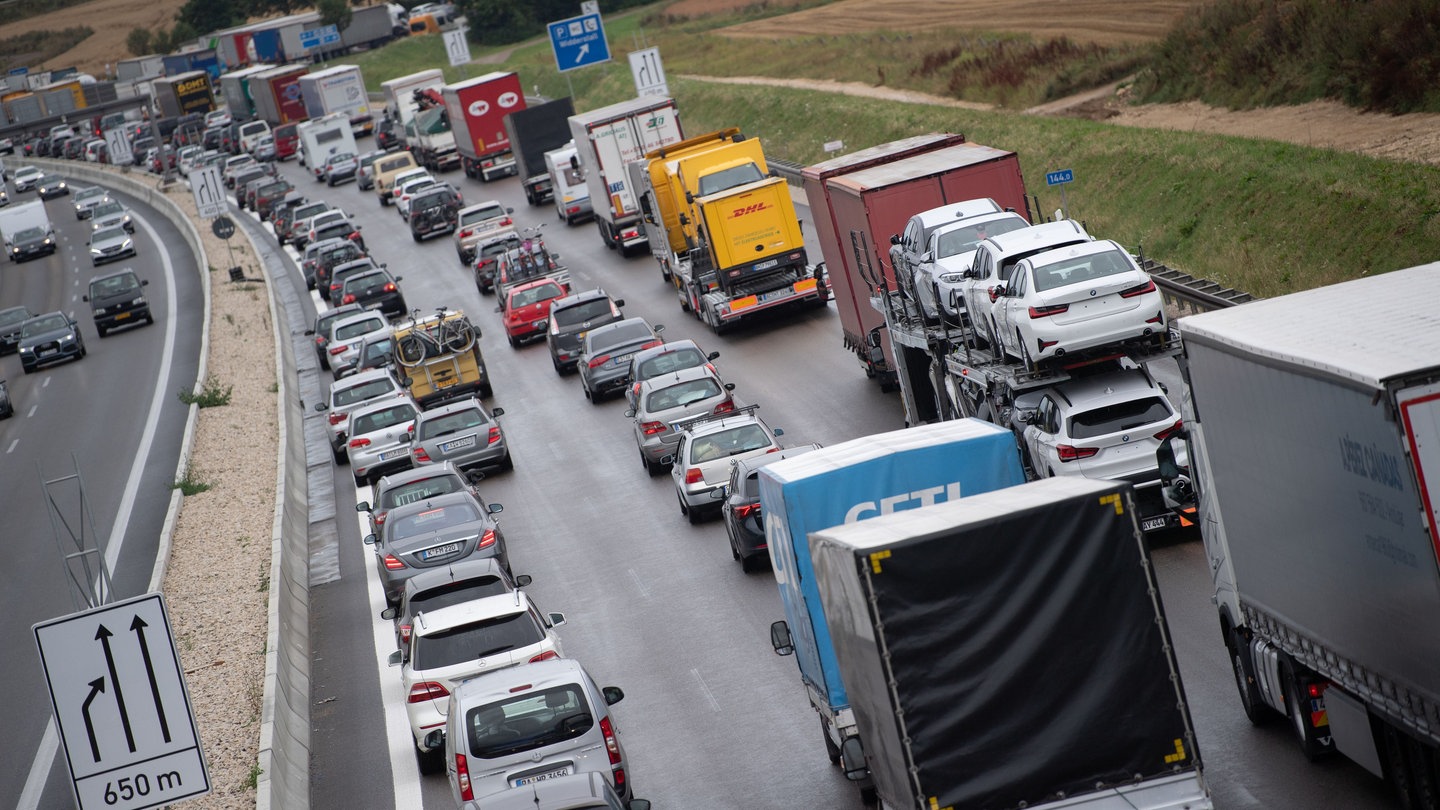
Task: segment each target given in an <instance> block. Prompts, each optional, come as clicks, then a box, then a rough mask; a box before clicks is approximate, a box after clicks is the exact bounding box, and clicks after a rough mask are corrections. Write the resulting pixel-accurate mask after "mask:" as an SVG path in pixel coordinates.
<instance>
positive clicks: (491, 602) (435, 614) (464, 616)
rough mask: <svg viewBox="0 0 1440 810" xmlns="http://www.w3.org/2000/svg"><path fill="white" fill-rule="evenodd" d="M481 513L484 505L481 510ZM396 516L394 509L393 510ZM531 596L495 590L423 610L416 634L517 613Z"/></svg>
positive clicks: (417, 621)
mask: <svg viewBox="0 0 1440 810" xmlns="http://www.w3.org/2000/svg"><path fill="white" fill-rule="evenodd" d="M479 511H480V512H481V513H482V514H483V513H484V510H483V509H480V510H479ZM391 516H392V517H393V516H394V512H393V511H392V512H391ZM530 607H531V605H530V597H529V595H528V594H526V593H525V592H524V591H521V590H514V591H511V592H509V593H500V594H495V595H494V596H482V597H480V598H479V599H471V600H469V601H467V602H461V603H460V604H458V605H450V606H448V607H443V608H440V609H438V610H431V611H429V612H421V613H420V614H418V615H417V616H416V617H415V635H417V636H428V635H430V634H431V633H439V632H443V631H445V630H449V629H451V628H452V627H459V626H460V625H464V624H473V623H474V622H481V621H485V620H486V619H493V618H496V617H497V616H509V615H511V614H514V613H522V612H524V611H526V610H529V609H530Z"/></svg>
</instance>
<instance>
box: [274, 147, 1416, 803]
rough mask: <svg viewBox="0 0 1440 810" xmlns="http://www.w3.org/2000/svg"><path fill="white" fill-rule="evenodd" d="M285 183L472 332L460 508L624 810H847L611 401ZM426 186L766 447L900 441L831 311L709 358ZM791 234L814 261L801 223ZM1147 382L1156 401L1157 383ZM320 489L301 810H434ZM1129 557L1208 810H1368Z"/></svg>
mask: <svg viewBox="0 0 1440 810" xmlns="http://www.w3.org/2000/svg"><path fill="white" fill-rule="evenodd" d="M364 145H368V144H362V148H363V146H364ZM300 171H301V170H299V169H297V167H296V166H295V165H294V164H287V165H286V166H285V168H284V172H285V173H286V175H287V176H290V177H291V178H292V182H295V183H296V184H297V186H298V187H299V188H301V189H302V190H305V191H306V192H307V193H311V194H312V198H324V199H328V200H330V201H331V202H333V203H336V204H339V205H341V206H343V207H344V208H346V209H347V210H349V211H351V212H352V213H354V214H356V215H357V216H358V218H359V221H360V222H362V223H363V225H364V230H363V234H364V236H365V239H366V242H367V243H368V244H369V245H370V246H371V249H372V252H373V253H374V254H375V255H376V257H377V259H378V260H380V261H383V262H387V263H388V264H389V266H390V269H391V270H392V271H394V272H395V273H397V274H398V275H400V276H402V277H403V281H402V282H401V286H402V288H403V289H404V291H405V294H406V296H407V298H408V299H409V303H410V305H411V306H412V307H418V308H420V309H422V310H428V309H433V308H434V307H436V306H440V305H442V304H443V305H446V306H450V307H459V308H462V309H464V310H465V311H466V312H467V313H470V314H471V315H472V317H473V320H474V321H475V322H476V323H477V325H479V326H480V327H482V329H483V330H484V334H483V338H482V346H483V348H484V351H485V356H486V361H487V364H488V366H489V368H490V371H491V373H492V375H493V377H494V380H495V397H494V398H493V400H492V401H490V402H489V403H487V404H489V405H490V406H495V405H499V406H503V407H504V408H505V410H506V415H505V416H504V417H502V422H503V424H504V426H505V430H506V436H507V440H508V441H509V443H510V445H511V448H512V452H513V454H514V458H515V462H516V469H515V471H514V472H512V473H497V474H494V475H492V476H491V477H489V478H487V479H486V480H485V481H483V482H482V484H481V489H482V491H483V492H484V494H485V496H486V498H487V499H488V500H491V501H493V502H498V503H501V504H503V505H504V513H503V515H502V516H501V522H502V525H503V526H504V530H505V533H506V536H507V538H508V540H509V543H510V553H511V557H512V560H513V565H514V569H515V571H516V572H517V573H527V574H530V575H532V576H533V577H534V579H535V582H534V584H533V585H532V586H531V587H530V588H529V590H530V592H531V594H532V595H533V596H534V597H535V599H536V600H537V602H538V603H539V605H540V607H541V608H542V610H546V611H561V612H564V613H566V615H567V619H568V622H567V624H566V625H565V626H564V627H562V628H560V629H559V631H558V632H559V634H560V637H561V639H562V641H563V644H564V650H565V653H566V655H567V656H570V657H573V658H576V659H578V660H580V661H581V662H583V663H584V664H585V665H586V667H587V668H588V669H589V670H590V671H591V673H592V674H593V675H594V676H595V677H596V679H597V680H598V681H599V682H600V683H602V684H614V685H617V686H620V687H622V688H623V689H624V690H625V691H626V695H627V697H626V699H625V701H624V702H623V703H621V704H619V705H618V706H617V708H616V717H617V720H618V724H619V728H620V734H621V736H622V739H623V742H624V745H625V746H626V749H627V752H628V754H629V757H630V764H631V773H632V776H633V783H634V785H635V787H636V793H637V795H639V796H642V797H644V798H648V799H650V800H652V801H653V802H655V806H656V807H734V808H794V807H815V808H858V807H861V806H862V804H861V802H860V800H859V797H858V792H857V791H856V790H855V788H854V787H853V786H851V785H850V784H849V783H847V782H846V781H845V780H844V779H843V777H842V776H841V774H840V773H839V770H838V769H837V768H834V767H832V766H831V765H830V764H829V762H828V760H827V759H826V756H825V751H824V747H823V745H822V742H821V739H820V729H819V723H818V720H817V719H816V717H815V715H814V713H813V712H812V711H811V709H810V708H809V706H808V704H807V702H806V698H805V695H804V691H803V689H802V687H801V684H800V680H799V675H798V671H797V670H796V667H795V664H794V662H793V661H792V660H791V659H787V658H781V657H778V656H776V655H775V654H774V653H773V652H772V651H771V650H770V644H769V634H768V628H769V625H770V623H771V622H772V621H774V620H776V619H778V618H781V610H780V604H779V599H778V596H777V593H776V588H775V584H774V581H773V579H772V577H771V575H770V574H769V573H768V572H765V573H757V574H750V575H746V574H743V573H741V571H740V567H739V565H738V564H736V563H735V562H733V561H732V560H731V558H730V555H729V553H728V546H727V544H726V540H725V534H724V528H723V526H722V525H721V524H720V523H719V522H718V521H712V522H709V523H706V524H704V525H700V526H690V525H688V524H687V523H686V521H685V520H684V518H683V517H681V515H680V513H679V510H678V508H677V505H676V501H675V494H674V489H673V486H672V484H671V480H670V478H669V477H668V476H661V477H658V478H653V479H652V478H650V477H648V476H647V475H646V474H645V473H644V471H643V469H642V467H641V464H640V460H639V458H638V457H637V453H636V450H635V446H634V443H633V440H632V438H631V434H630V427H629V423H628V420H627V419H626V417H625V416H624V415H623V412H624V409H625V405H624V403H623V400H612V401H608V402H605V403H602V404H600V405H598V406H592V405H590V404H589V403H588V402H587V401H586V399H585V398H584V396H583V394H582V393H581V391H580V387H579V383H578V381H577V380H576V379H575V378H574V377H573V376H572V377H566V378H559V377H557V376H556V375H555V373H554V371H553V370H552V369H551V367H550V363H549V358H548V356H547V351H546V349H545V346H544V344H543V343H540V344H534V345H530V346H527V347H524V348H521V349H519V350H514V349H511V348H510V347H509V346H508V345H507V344H506V342H505V338H504V334H503V330H502V329H501V328H500V325H499V319H498V315H496V314H495V313H494V311H493V310H494V305H495V302H494V300H493V298H490V297H482V296H481V295H479V294H478V293H477V292H476V290H475V288H474V286H473V285H472V284H471V282H470V278H469V274H468V271H467V270H465V269H463V268H462V267H461V266H460V265H459V263H458V262H457V260H456V257H455V252H454V248H453V245H452V242H451V241H450V239H449V238H448V237H442V238H437V239H434V240H431V241H429V242H427V243H424V244H421V245H416V244H414V243H412V241H411V239H410V236H409V232H408V230H407V229H406V227H405V224H404V222H403V221H402V220H401V219H400V217H399V216H398V214H397V213H396V211H395V210H394V209H393V208H381V207H380V206H379V205H378V204H377V202H376V200H375V198H374V195H373V194H372V193H370V192H360V191H358V190H357V188H356V187H355V186H354V185H353V184H348V185H345V186H341V187H339V188H336V189H328V188H326V187H325V186H323V185H320V184H316V183H315V182H314V181H312V180H310V179H309V178H307V177H304V176H302V175H301V174H300ZM446 179H448V180H450V181H451V182H453V183H456V184H458V185H459V186H460V187H461V188H462V190H463V192H464V193H465V195H466V198H467V200H468V201H470V202H477V201H480V200H483V199H487V198H490V197H494V198H497V199H500V200H501V201H503V202H505V203H506V204H507V205H511V206H513V207H514V208H515V216H516V218H517V220H518V223H519V224H520V225H522V226H524V225H535V224H539V223H544V226H545V228H544V230H545V236H546V239H547V242H548V244H549V245H550V247H551V249H552V250H553V251H556V252H558V253H560V254H561V256H562V261H563V263H565V264H567V265H568V266H569V268H570V271H571V273H572V275H573V277H574V285H575V288H576V289H584V288H586V287H590V286H597V285H598V286H603V287H604V288H605V289H606V290H608V291H609V292H610V293H611V294H612V295H615V296H617V297H621V298H624V299H625V301H626V306H625V311H626V313H627V315H629V316H642V317H645V318H646V319H648V320H649V321H650V322H651V323H663V324H665V325H666V327H667V328H666V331H665V337H666V338H669V339H676V338H685V337H688V338H693V339H695V340H697V341H698V342H699V343H700V344H701V345H702V346H703V347H705V348H706V349H707V350H711V349H713V350H718V351H719V352H720V354H721V356H720V358H719V359H718V360H717V361H716V365H717V367H718V368H719V370H720V372H721V374H722V375H723V376H724V377H725V378H726V379H727V380H729V381H731V382H734V383H736V386H737V389H736V394H737V398H738V399H740V400H742V401H744V402H752V403H759V404H760V405H761V411H760V412H761V415H762V416H763V417H764V418H765V419H766V420H767V421H768V422H769V423H770V424H771V425H772V426H776V427H780V428H783V429H784V431H785V435H784V437H783V439H782V441H783V442H785V443H787V444H800V443H807V442H821V443H823V444H834V443H838V442H841V441H844V440H846V439H849V438H853V437H855V436H860V435H865V434H869V433H875V432H880V431H885V430H892V429H896V428H899V427H902V416H901V412H900V404H899V401H898V398H897V397H895V396H894V395H884V394H881V393H879V391H878V390H877V388H876V386H875V385H874V383H873V382H871V381H869V380H867V379H866V378H865V377H864V375H863V373H862V371H861V370H860V367H859V364H858V362H857V361H856V360H855V359H854V358H853V357H851V356H850V355H849V354H848V353H846V352H845V351H844V350H843V349H842V347H841V340H840V331H839V325H838V322H837V317H836V314H835V310H834V305H833V303H832V304H831V306H830V307H829V308H828V309H826V310H820V311H813V310H812V311H806V312H800V313H791V314H782V315H779V316H777V317H775V318H773V319H771V320H769V321H766V322H760V323H755V324H751V325H747V326H742V327H741V328H739V329H737V330H735V331H733V332H731V333H729V334H727V335H726V336H725V337H723V338H717V337H715V336H714V335H713V334H711V333H710V331H709V330H708V329H707V328H705V327H704V326H703V325H702V324H700V323H699V322H698V321H696V320H695V319H694V318H693V316H691V315H689V314H688V313H683V312H682V311H681V310H680V309H679V306H678V305H677V303H676V300H675V296H674V294H673V291H672V290H671V288H669V287H668V286H666V285H665V284H664V283H663V282H662V281H661V279H660V275H659V272H658V269H657V268H656V265H655V263H654V262H653V261H652V260H651V259H649V258H648V257H634V258H630V259H624V258H622V257H620V256H619V255H618V254H617V253H615V252H612V251H608V250H606V249H605V248H604V247H603V246H602V245H601V243H600V238H599V236H598V234H597V233H596V231H595V229H594V227H593V226H590V225H583V226H577V227H574V228H567V227H566V226H564V225H563V224H562V223H560V222H558V221H557V220H556V218H555V216H554V213H553V209H549V208H530V207H528V206H527V205H526V203H525V200H524V196H523V192H522V191H521V188H520V185H519V182H518V180H514V179H507V180H504V181H500V182H497V183H494V184H490V185H482V184H480V183H479V182H478V181H473V180H467V179H465V178H464V177H463V175H461V174H459V173H458V172H456V173H451V174H449V175H447V176H446ZM808 216H809V214H808V212H805V211H802V213H801V217H802V219H804V218H808ZM806 232H807V238H810V239H811V244H812V247H811V255H812V257H818V255H819V251H818V249H816V248H815V247H813V232H811V230H810V227H809V224H808V223H807V224H806ZM1102 236H1103V234H1102ZM291 273H292V277H293V279H294V283H300V282H299V281H298V276H296V275H294V273H295V271H293V269H292V271H291ZM1158 376H1160V377H1161V378H1162V379H1165V380H1166V381H1167V382H1168V384H1169V385H1170V390H1171V392H1172V395H1174V396H1177V397H1178V392H1179V388H1178V385H1179V382H1178V376H1177V375H1176V373H1175V371H1174V369H1173V367H1172V368H1170V369H1162V370H1161V371H1160V373H1159V375H1158ZM335 486H336V491H337V492H338V493H339V495H338V499H339V500H340V501H341V503H339V504H338V505H337V511H338V512H339V513H340V514H341V516H342V517H341V521H340V523H341V532H340V536H339V551H340V556H339V559H340V577H339V579H338V580H334V581H330V582H325V583H317V584H315V586H314V587H313V589H312V593H311V597H312V602H311V604H312V627H311V638H312V640H314V642H315V649H314V668H313V670H312V675H313V689H312V692H313V697H314V701H315V703H314V707H313V710H312V729H313V737H312V802H313V806H315V807H317V808H349V807H356V806H364V807H390V806H394V807H399V808H409V807H421V806H423V807H425V808H450V807H453V806H454V805H453V803H452V801H451V799H450V794H449V788H448V786H447V785H446V782H445V779H444V777H442V776H427V777H421V776H419V774H418V772H417V770H416V766H415V760H414V758H413V756H412V750H413V749H412V744H411V740H410V738H409V733H408V727H407V726H406V725H405V720H404V713H403V710H402V708H401V706H400V704H399V701H400V699H401V696H400V689H399V673H398V670H396V669H392V668H390V667H389V666H388V665H387V664H386V662H385V658H386V657H387V655H388V654H389V653H390V651H391V646H390V645H391V643H392V642H391V639H392V636H391V630H390V627H389V624H388V622H383V621H381V620H379V619H378V618H377V614H378V613H379V611H380V609H381V608H382V607H383V602H382V600H381V597H380V596H379V591H378V584H377V580H376V578H375V575H374V573H373V563H372V559H371V558H372V555H371V552H370V551H369V550H368V548H366V547H365V546H364V545H363V544H362V543H361V540H360V538H361V529H360V520H359V516H356V517H354V518H349V519H347V518H346V517H345V516H346V514H347V510H348V509H349V503H348V502H347V499H348V498H349V497H350V494H351V493H353V492H354V486H353V483H352V481H351V476H350V473H349V470H348V469H347V468H343V467H342V468H338V469H336V471H335ZM368 497H369V496H368V492H366V491H364V490H362V491H361V492H359V493H356V494H355V498H356V499H357V500H366V499H368ZM1153 550H1154V561H1155V566H1156V570H1157V574H1158V577H1159V580H1160V583H1161V590H1162V596H1163V599H1164V602H1165V608H1166V611H1167V614H1168V618H1169V623H1170V628H1171V631H1172V633H1173V636H1174V643H1175V645H1176V650H1177V655H1178V658H1179V661H1180V665H1181V670H1182V673H1181V674H1182V678H1183V680H1184V685H1185V688H1186V692H1187V695H1188V697H1189V700H1190V706H1191V712H1192V715H1193V719H1194V723H1195V728H1196V733H1197V735H1198V740H1199V748H1200V751H1201V754H1202V756H1203V757H1204V760H1205V763H1206V766H1207V770H1206V774H1207V779H1208V784H1209V786H1210V788H1211V789H1212V791H1213V793H1214V797H1215V803H1216V806H1217V807H1221V808H1288V807H1295V808H1304V807H1321V806H1330V807H1347V808H1379V807H1389V806H1391V803H1390V800H1389V799H1388V796H1387V794H1386V792H1385V790H1384V787H1383V785H1382V784H1381V783H1380V782H1379V780H1377V779H1374V778H1373V777H1371V776H1369V775H1368V774H1366V773H1364V772H1363V771H1362V770H1361V769H1360V768H1358V767H1357V766H1354V765H1352V764H1350V763H1348V762H1346V761H1344V760H1343V759H1340V758H1338V757H1337V758H1332V759H1330V760H1328V761H1325V762H1322V763H1319V764H1310V763H1307V762H1306V761H1305V759H1304V758H1303V757H1302V756H1301V755H1300V753H1299V751H1298V750H1296V746H1295V744H1294V743H1293V741H1292V740H1291V738H1290V736H1289V734H1288V732H1287V729H1286V728H1285V726H1284V724H1283V723H1276V724H1273V725H1272V726H1270V727H1268V728H1262V729H1255V728H1252V727H1251V726H1250V725H1249V724H1248V722H1247V721H1246V720H1245V717H1244V714H1243V712H1242V711H1241V709H1240V706H1239V702H1238V700H1237V698H1236V695H1235V688H1234V685H1233V683H1232V681H1231V676H1230V669H1229V666H1228V663H1227V660H1226V657H1225V653H1224V650H1223V647H1222V645H1221V644H1220V637H1219V633H1218V628H1217V623H1216V619H1215V611H1214V608H1213V606H1212V605H1211V604H1210V600H1209V594H1210V591H1209V575H1208V570H1207V565H1206V562H1205V557H1204V554H1203V550H1202V549H1201V547H1200V545H1199V543H1198V540H1196V539H1195V537H1194V536H1193V535H1189V534H1177V535H1172V536H1166V537H1157V538H1154V540H1153ZM1056 688H1057V689H1063V688H1064V684H1063V683H1057V684H1056ZM357 763H365V765H364V767H357Z"/></svg>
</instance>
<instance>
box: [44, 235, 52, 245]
mask: <svg viewBox="0 0 1440 810" xmlns="http://www.w3.org/2000/svg"><path fill="white" fill-rule="evenodd" d="M45 244H47V245H49V244H52V243H51V240H50V237H48V236H47V237H45Z"/></svg>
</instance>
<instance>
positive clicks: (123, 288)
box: [90, 228, 140, 298]
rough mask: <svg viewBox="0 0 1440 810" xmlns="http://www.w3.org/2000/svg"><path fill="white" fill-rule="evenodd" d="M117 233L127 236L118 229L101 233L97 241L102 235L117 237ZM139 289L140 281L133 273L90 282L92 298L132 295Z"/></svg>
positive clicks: (97, 236)
mask: <svg viewBox="0 0 1440 810" xmlns="http://www.w3.org/2000/svg"><path fill="white" fill-rule="evenodd" d="M116 231H118V232H119V234H118V235H120V236H123V235H124V234H125V231H124V230H121V229H119V228H116V229H115V230H113V231H101V232H100V233H98V234H96V235H95V237H96V239H99V238H100V235H101V234H111V235H115V234H116ZM139 289H140V280H139V279H137V278H135V276H134V275H133V274H131V273H122V274H121V275H118V276H109V277H106V278H97V279H95V280H94V281H92V282H90V297H91V298H109V297H111V296H114V295H125V294H126V293H132V292H135V291H136V290H139Z"/></svg>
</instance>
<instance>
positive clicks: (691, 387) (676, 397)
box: [645, 377, 720, 413]
mask: <svg viewBox="0 0 1440 810" xmlns="http://www.w3.org/2000/svg"><path fill="white" fill-rule="evenodd" d="M719 395H720V384H719V383H717V382H715V380H713V379H711V378H709V377H701V378H700V379H698V380H690V381H688V382H683V383H680V384H679V385H672V386H670V387H668V388H661V389H660V390H659V391H653V392H651V394H650V396H648V397H646V398H645V410H647V411H649V412H651V413H654V412H656V411H666V410H669V409H671V408H679V407H682V406H685V405H689V404H691V403H694V402H699V401H700V400H702V399H709V398H710V397H714V396H719Z"/></svg>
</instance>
